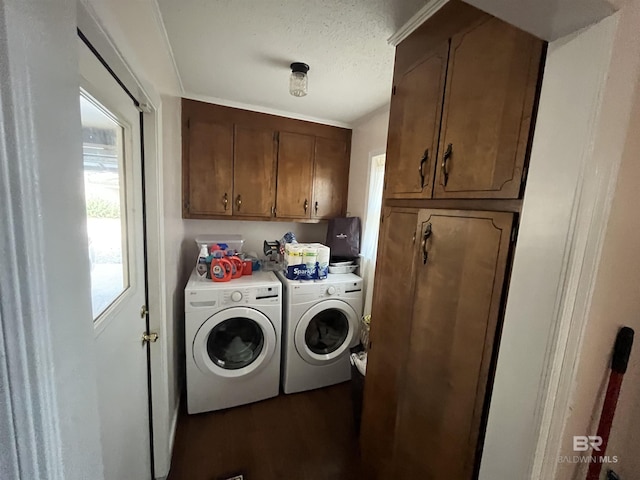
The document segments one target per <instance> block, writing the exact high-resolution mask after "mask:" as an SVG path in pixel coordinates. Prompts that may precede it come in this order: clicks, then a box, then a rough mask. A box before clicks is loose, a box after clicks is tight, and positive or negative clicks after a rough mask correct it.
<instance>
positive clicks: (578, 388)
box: [555, 0, 640, 480]
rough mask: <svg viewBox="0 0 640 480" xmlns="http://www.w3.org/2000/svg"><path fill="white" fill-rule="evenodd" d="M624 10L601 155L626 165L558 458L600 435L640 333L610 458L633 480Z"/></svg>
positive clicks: (634, 18) (633, 133)
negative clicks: (617, 363) (621, 338)
mask: <svg viewBox="0 0 640 480" xmlns="http://www.w3.org/2000/svg"><path fill="white" fill-rule="evenodd" d="M621 6H622V8H621V10H620V12H619V14H618V15H619V24H618V30H617V34H616V38H615V43H614V51H613V57H612V61H611V68H610V73H609V78H608V84H607V90H606V92H605V94H604V98H603V113H604V114H605V115H606V120H605V121H604V125H603V128H601V129H600V131H599V132H598V136H597V137H596V154H597V155H599V156H602V157H604V158H610V159H611V161H613V160H614V159H617V158H621V159H622V161H621V164H620V171H619V173H618V177H617V184H616V185H615V190H614V192H613V203H612V205H611V212H610V216H609V221H608V223H607V226H606V231H605V234H604V238H603V241H602V252H601V257H600V261H599V267H598V272H597V276H596V277H595V281H594V284H593V291H592V294H591V302H590V308H589V310H588V311H587V312H586V313H585V314H584V315H583V318H584V325H583V327H582V329H581V331H579V332H576V333H575V334H574V335H575V336H578V337H579V338H581V339H582V341H581V344H580V348H579V355H578V358H577V359H574V361H573V362H572V364H571V365H568V366H567V368H571V367H574V369H575V370H573V369H572V371H574V375H573V376H571V377H569V379H568V382H569V384H570V385H572V386H573V388H572V391H571V397H570V399H569V401H568V403H567V405H566V409H565V410H563V411H560V412H558V417H559V418H560V419H561V420H563V421H565V425H564V430H563V432H562V436H561V448H560V452H558V455H574V452H573V449H572V437H573V436H574V435H595V433H596V429H597V424H598V420H599V416H600V408H601V404H602V400H603V396H604V390H605V388H606V382H607V378H608V374H609V365H610V358H611V351H612V348H613V344H614V341H615V337H616V334H617V332H618V329H619V328H620V327H621V326H623V325H627V326H630V327H632V328H634V329H635V331H636V342H635V345H634V349H633V351H632V354H631V361H630V364H629V369H628V370H627V374H626V376H625V379H624V385H623V387H622V392H621V396H620V400H619V402H618V408H617V411H616V417H615V420H614V423H613V429H612V431H611V439H610V444H609V448H608V449H607V452H606V454H607V455H617V456H618V458H619V463H618V464H616V465H611V468H613V469H614V470H616V472H617V473H618V474H619V475H620V477H621V478H622V479H633V478H637V477H638V474H639V472H640V254H639V252H638V246H639V245H640V216H639V215H638V211H637V210H638V209H637V206H638V204H639V202H638V186H640V162H639V161H638V159H639V158H640V37H639V36H638V28H639V26H640V1H639V0H632V1H627V2H623V3H622V5H621ZM606 468H607V467H606V466H605V467H604V468H603V471H605V470H606ZM584 474H585V466H584V465H571V464H562V465H559V466H558V470H557V473H556V476H555V478H556V479H557V480H561V479H562V480H564V479H575V478H580V479H581V478H584Z"/></svg>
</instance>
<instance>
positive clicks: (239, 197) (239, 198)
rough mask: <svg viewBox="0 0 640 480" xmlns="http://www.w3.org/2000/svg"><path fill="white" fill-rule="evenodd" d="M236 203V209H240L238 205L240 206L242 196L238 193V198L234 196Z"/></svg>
mask: <svg viewBox="0 0 640 480" xmlns="http://www.w3.org/2000/svg"><path fill="white" fill-rule="evenodd" d="M236 205H237V206H238V211H240V207H242V196H240V195H238V198H236Z"/></svg>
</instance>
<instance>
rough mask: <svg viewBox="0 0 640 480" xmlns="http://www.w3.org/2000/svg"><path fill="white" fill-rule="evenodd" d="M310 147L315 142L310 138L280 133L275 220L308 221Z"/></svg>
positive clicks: (311, 152)
mask: <svg viewBox="0 0 640 480" xmlns="http://www.w3.org/2000/svg"><path fill="white" fill-rule="evenodd" d="M314 147H315V138H314V137H313V136H312V135H301V134H299V133H288V132H280V138H279V142H278V182H277V190H278V196H277V201H276V215H277V216H278V217H283V218H310V216H311V183H312V180H313V151H314Z"/></svg>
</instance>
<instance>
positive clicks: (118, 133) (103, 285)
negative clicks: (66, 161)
mask: <svg viewBox="0 0 640 480" xmlns="http://www.w3.org/2000/svg"><path fill="white" fill-rule="evenodd" d="M79 43H80V47H79V48H80V75H81V87H82V88H81V91H80V107H81V115H82V134H83V160H84V168H85V194H86V202H87V231H88V236H89V255H90V258H91V295H92V302H93V322H94V328H95V352H96V357H97V364H98V378H97V384H98V395H99V403H100V420H101V438H102V451H103V462H104V469H105V472H104V477H105V479H106V480H145V479H149V478H150V477H151V454H150V440H149V438H150V433H149V396H148V383H147V353H146V348H148V347H147V345H145V344H143V342H142V334H143V332H145V330H146V318H144V317H145V316H144V315H141V307H142V306H143V305H144V303H145V276H144V243H143V242H144V239H143V228H142V225H143V223H142V222H143V216H142V172H141V170H142V165H141V147H140V146H141V136H140V120H139V118H140V117H139V112H138V110H137V109H136V108H135V106H134V104H133V101H132V100H131V98H129V96H128V95H127V94H126V92H125V91H124V90H123V89H122V88H121V87H120V86H119V85H118V83H117V82H116V81H115V80H114V79H113V77H112V76H111V75H110V74H109V72H108V71H107V70H106V68H105V67H104V66H103V65H102V64H101V63H100V62H99V61H98V59H97V58H96V57H95V56H94V55H93V53H92V52H91V51H90V50H89V49H88V48H87V47H86V46H85V45H84V43H82V42H79Z"/></svg>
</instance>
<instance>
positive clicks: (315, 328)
mask: <svg viewBox="0 0 640 480" xmlns="http://www.w3.org/2000/svg"><path fill="white" fill-rule="evenodd" d="M348 334H349V320H348V319H347V316H346V315H345V314H344V313H343V312H341V311H340V310H337V309H335V308H329V309H327V310H323V311H322V312H320V313H318V314H317V315H316V316H314V317H313V318H312V319H311V321H310V322H309V325H308V326H307V330H306V331H305V333H304V340H305V342H306V344H307V347H309V350H311V351H312V352H313V353H316V354H318V355H326V354H329V353H332V352H335V351H336V350H337V349H338V348H340V346H341V345H342V344H343V343H344V341H345V340H346V338H347V335H348Z"/></svg>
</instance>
